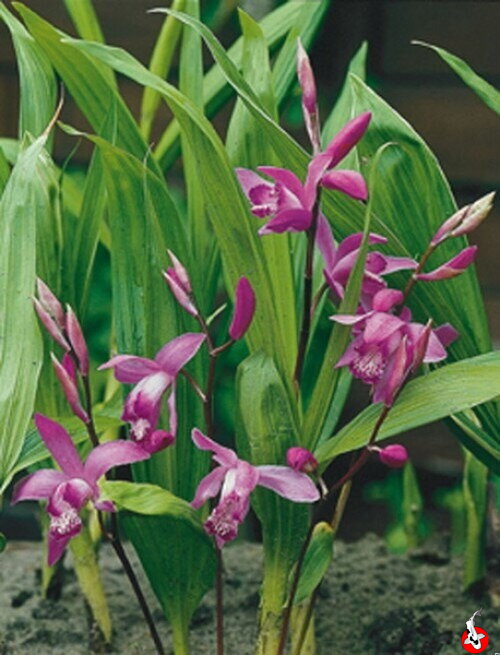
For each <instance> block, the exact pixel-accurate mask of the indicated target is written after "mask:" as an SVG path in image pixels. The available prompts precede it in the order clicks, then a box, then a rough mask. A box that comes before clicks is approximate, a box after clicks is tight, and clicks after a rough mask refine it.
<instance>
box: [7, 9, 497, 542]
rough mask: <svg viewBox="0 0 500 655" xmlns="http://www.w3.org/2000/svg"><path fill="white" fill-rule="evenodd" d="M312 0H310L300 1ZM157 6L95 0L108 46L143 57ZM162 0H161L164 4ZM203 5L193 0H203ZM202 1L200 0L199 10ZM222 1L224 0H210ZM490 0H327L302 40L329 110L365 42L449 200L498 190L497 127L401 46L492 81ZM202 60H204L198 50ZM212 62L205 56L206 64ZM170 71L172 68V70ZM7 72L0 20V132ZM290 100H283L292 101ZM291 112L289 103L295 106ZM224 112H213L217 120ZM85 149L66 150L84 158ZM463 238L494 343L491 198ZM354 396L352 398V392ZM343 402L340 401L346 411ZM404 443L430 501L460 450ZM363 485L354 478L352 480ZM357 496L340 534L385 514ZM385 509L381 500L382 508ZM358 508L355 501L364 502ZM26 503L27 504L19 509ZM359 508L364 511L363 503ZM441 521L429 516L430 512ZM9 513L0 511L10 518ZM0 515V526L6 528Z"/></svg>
mask: <svg viewBox="0 0 500 655" xmlns="http://www.w3.org/2000/svg"><path fill="white" fill-rule="evenodd" d="M310 1H314V0H310ZM26 4H27V5H28V6H29V7H31V8H32V9H34V10H35V11H37V12H39V13H40V14H41V15H42V16H44V17H45V18H47V19H48V20H50V21H51V22H53V23H54V24H55V25H57V26H58V27H60V28H61V29H63V30H65V31H68V32H70V33H74V30H73V28H72V25H71V22H70V20H69V18H68V16H67V14H66V10H65V8H64V4H63V2H62V0H26ZM162 4H164V5H165V4H167V3H166V2H164V3H162V2H161V0H153V1H150V0H95V2H94V5H95V7H96V10H97V12H98V14H99V17H100V19H101V24H102V28H103V31H104V34H105V37H106V40H107V42H108V43H110V44H112V45H118V46H121V47H124V48H126V49H127V50H129V51H130V52H131V53H132V54H134V55H135V56H137V57H138V58H139V59H141V60H142V61H143V62H144V63H145V64H147V63H148V60H149V56H150V52H151V49H152V45H153V43H154V40H155V38H156V35H157V33H158V30H159V27H160V25H161V22H162V18H161V17H160V16H155V15H151V14H149V15H148V14H147V13H146V10H147V9H149V8H151V7H154V6H158V5H162ZM168 4H170V3H168ZM202 4H203V3H202ZM209 4H211V6H212V5H213V3H208V0H207V5H205V6H204V8H205V9H207V8H208V5H209ZM221 4H223V2H222V0H221ZM233 4H235V5H236V4H237V5H238V6H241V7H242V8H244V9H246V10H247V11H249V12H250V13H252V14H253V15H254V16H255V17H258V16H259V14H260V15H261V14H262V13H263V12H265V11H266V10H269V9H270V8H272V6H274V5H276V4H277V3H276V2H272V1H271V0H247V1H246V2H243V1H242V2H239V3H233ZM499 26H500V2H481V1H474V2H469V1H466V2H443V1H434V2H423V1H398V0H395V1H377V0H372V1H370V2H367V1H350V2H346V1H335V0H333V2H332V3H331V7H330V9H329V11H328V13H327V16H326V18H325V20H324V22H323V24H322V26H321V29H320V31H319V33H318V35H317V38H316V41H315V43H314V45H313V47H312V49H311V59H312V63H313V67H314V69H315V71H316V74H317V78H318V87H319V89H320V105H321V109H322V113H323V115H324V116H326V115H327V113H328V112H329V110H330V108H331V106H332V104H333V102H334V101H335V98H336V95H337V93H338V91H339V88H340V86H341V84H342V80H343V76H344V74H345V70H346V67H347V64H348V62H349V60H350V58H351V57H352V56H353V54H354V53H355V52H356V50H357V49H358V47H359V45H360V44H361V42H362V41H363V40H367V41H368V43H369V71H368V77H369V83H370V85H371V86H372V87H373V88H375V89H376V90H377V92H378V93H379V94H381V95H382V96H383V97H384V98H385V99H386V100H387V101H388V102H389V103H390V104H391V105H392V106H393V107H394V108H396V109H397V110H398V111H399V112H400V113H401V114H402V115H403V116H404V117H405V118H406V119H407V120H408V121H409V122H410V123H411V124H412V125H413V126H414V127H415V129H416V130H417V131H418V132H419V133H420V134H421V135H422V136H423V137H424V139H425V140H426V141H427V142H428V143H429V145H430V146H431V148H432V149H433V151H434V152H435V153H436V155H437V157H438V159H439V160H440V163H441V165H442V166H443V168H444V171H445V173H446V175H447V177H448V178H449V179H450V181H451V184H452V188H453V190H454V192H455V194H456V196H457V201H458V203H459V204H465V203H467V202H470V201H472V200H474V199H476V198H478V197H479V196H481V195H483V194H484V193H486V192H488V191H491V190H494V189H496V188H497V187H498V181H499V178H500V148H499V145H500V138H499V137H500V131H499V121H498V116H497V115H496V114H495V113H494V112H493V111H491V110H490V109H488V108H487V107H486V106H485V105H484V104H483V103H482V102H481V101H480V100H479V98H478V97H477V96H475V95H474V93H473V92H471V91H470V90H469V89H468V88H467V87H466V86H465V85H464V84H463V83H462V82H461V80H460V79H459V78H458V77H456V76H455V75H454V74H453V73H452V72H451V71H450V69H449V68H448V67H447V66H446V65H445V64H444V63H443V62H442V61H441V59H440V58H439V57H438V56H437V55H436V54H435V53H433V52H431V51H429V50H427V49H424V48H422V47H418V46H413V45H411V43H410V42H411V41H412V40H413V39H419V40H423V41H427V42H429V43H432V44H435V45H439V46H441V47H443V48H445V49H447V50H449V51H450V52H452V53H454V54H456V55H458V56H460V57H461V58H463V59H465V60H466V61H467V62H468V63H469V64H470V65H471V66H472V67H473V68H474V70H475V71H476V72H477V73H478V74H480V75H482V76H483V77H485V78H486V79H487V80H488V81H489V82H490V83H492V84H493V85H495V86H500V56H499V55H500V51H499V47H498V44H499V43H500V39H499ZM237 35H238V26H237V21H236V19H235V18H234V17H233V18H231V19H229V20H228V21H227V22H226V23H225V24H224V25H223V26H222V30H221V31H220V32H219V36H220V37H221V39H222V41H223V43H224V44H226V45H229V44H230V43H231V42H232V41H233V40H234V38H236V36H237ZM206 61H207V63H208V62H210V59H209V58H208V57H207V58H206ZM210 63H211V62H210ZM174 76H175V70H174ZM120 84H121V88H122V92H123V95H124V97H125V99H126V100H127V102H128V103H129V105H130V106H131V108H132V110H133V111H134V113H135V115H136V116H137V115H138V109H139V106H140V99H141V94H142V89H141V88H139V87H138V86H136V85H134V84H133V83H131V82H129V81H128V80H121V82H120ZM17 99H18V81H17V71H16V65H15V59H14V55H13V50H12V45H11V41H10V38H9V36H8V33H7V30H6V29H5V28H4V27H3V25H0V134H1V135H2V136H12V137H15V136H16V134H17V116H18V100H17ZM292 109H293V107H292ZM295 115H296V112H295ZM293 117H294V112H293V111H292V110H290V108H289V111H288V112H286V114H285V121H287V120H288V123H289V124H288V125H287V127H288V128H290V129H297V125H296V124H294V120H293ZM166 118H167V114H166V113H162V114H160V116H159V120H158V124H157V126H156V131H155V134H154V138H155V137H157V136H158V135H159V134H161V132H162V131H163V128H164V124H165V120H166ZM63 120H64V121H65V122H68V123H70V124H73V125H76V126H82V127H83V126H85V123H84V122H82V119H81V117H80V116H79V115H78V112H77V110H76V108H75V107H74V105H72V103H71V99H70V98H67V99H66V102H65V108H64V114H63ZM223 123H224V115H223V116H222V117H221V118H219V119H218V121H217V124H218V126H219V127H220V128H221V129H223ZM73 145H74V142H73V141H72V140H69V137H67V136H65V135H63V134H61V133H59V134H58V136H57V139H56V149H55V157H56V159H58V160H60V161H62V160H64V159H65V157H66V156H67V155H68V153H69V151H70V150H71V149H72V147H73ZM88 155H89V152H88V151H86V150H85V146H83V147H82V148H79V150H78V152H77V153H76V155H75V159H74V161H75V162H76V163H78V162H81V163H84V162H85V161H86V159H87V158H88ZM496 205H497V206H496V208H495V210H494V211H493V213H492V215H491V216H490V217H489V218H488V220H487V221H486V222H485V223H484V224H483V225H482V226H481V227H480V229H478V230H477V231H476V232H475V233H474V234H473V235H472V239H471V241H472V242H473V243H477V244H478V245H479V247H480V252H479V256H478V260H477V261H478V263H477V269H478V274H479V278H480V282H481V285H482V289H483V292H484V297H485V303H486V308H487V312H488V316H489V320H490V325H491V330H492V334H493V338H494V340H495V342H496V345H497V346H498V342H499V341H500V275H499V261H500V254H499V251H500V234H499V232H500V205H499V203H498V202H497V203H496ZM354 403H355V404H356V401H354ZM353 409H354V407H352V408H351V411H353ZM415 432H416V434H411V435H408V437H406V438H405V439H404V440H403V441H404V442H405V443H406V445H408V446H409V450H410V454H411V457H412V460H413V461H414V462H415V463H416V464H417V467H418V472H419V478H420V480H421V481H422V482H423V483H424V485H423V486H424V487H425V489H426V490H427V491H426V493H427V495H428V498H427V501H428V503H429V504H430V505H431V506H432V505H433V504H434V498H435V497H434V495H433V494H434V491H435V489H436V488H438V487H443V486H444V487H449V486H451V485H453V484H455V483H456V482H457V481H458V480H459V477H460V459H461V454H460V450H459V447H458V446H457V443H456V441H455V440H454V439H453V438H452V437H451V436H450V435H449V433H448V432H447V430H446V428H445V427H444V426H443V425H442V424H439V425H435V426H427V427H426V428H425V429H423V430H419V431H415ZM384 475H385V472H384V470H383V468H382V467H381V466H379V465H378V464H376V463H373V464H372V465H371V467H369V468H368V470H367V472H366V473H364V475H363V477H364V478H365V481H366V480H368V479H370V480H373V479H375V480H376V479H379V478H383V477H384ZM358 488H359V489H363V488H364V485H363V484H360V485H358ZM362 496H363V495H362V493H361V492H360V493H358V494H355V496H354V498H353V503H354V507H353V509H355V510H356V511H358V510H359V512H361V514H360V517H359V520H358V521H357V522H354V523H353V524H352V525H351V524H350V522H349V523H348V524H347V525H346V528H345V531H346V532H345V535H344V536H346V537H348V538H349V537H355V536H358V535H359V534H361V533H362V532H364V531H365V530H366V529H369V528H377V527H378V528H379V527H380V525H382V524H383V523H384V521H381V515H380V513H379V512H372V511H371V510H370V508H369V506H368V507H367V506H366V503H363V502H362V501H363V497H362ZM387 507H388V505H387ZM363 508H364V509H363ZM26 510H27V508H26ZM367 510H368V511H367ZM436 517H437V520H440V515H439V514H437V515H436ZM12 519H13V517H12V516H10V527H11V530H12V528H13V524H12ZM1 523H2V522H1V521H0V528H2V529H5V527H6V526H2V525H1Z"/></svg>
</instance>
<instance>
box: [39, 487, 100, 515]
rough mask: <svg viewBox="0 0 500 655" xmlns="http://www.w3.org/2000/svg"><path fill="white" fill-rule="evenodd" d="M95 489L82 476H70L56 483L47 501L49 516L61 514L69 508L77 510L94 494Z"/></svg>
mask: <svg viewBox="0 0 500 655" xmlns="http://www.w3.org/2000/svg"><path fill="white" fill-rule="evenodd" d="M94 494H95V489H94V488H93V487H92V486H91V485H89V483H88V482H87V481H86V480H84V479H83V478H71V479H70V480H66V481H64V482H63V483H62V484H60V485H58V486H57V487H56V489H55V490H54V493H53V494H52V495H51V497H50V498H49V502H48V503H47V512H48V513H49V514H50V515H51V516H55V517H57V516H62V515H63V514H65V513H66V512H67V511H68V510H69V509H73V510H75V512H79V511H80V510H81V509H82V507H83V506H84V505H86V504H87V502H88V501H89V500H90V499H91V498H92V497H93V496H94Z"/></svg>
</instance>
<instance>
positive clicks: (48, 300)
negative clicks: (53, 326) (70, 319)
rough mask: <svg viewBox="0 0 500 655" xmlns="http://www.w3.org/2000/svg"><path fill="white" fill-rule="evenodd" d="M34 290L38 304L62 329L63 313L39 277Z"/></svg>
mask: <svg viewBox="0 0 500 655" xmlns="http://www.w3.org/2000/svg"><path fill="white" fill-rule="evenodd" d="M36 289H37V292H38V298H39V299H40V302H41V303H42V305H43V306H44V307H45V309H46V310H47V311H48V312H49V313H50V314H51V316H52V317H53V318H54V319H55V321H56V323H57V324H58V325H59V327H60V328H61V329H62V328H63V326H64V311H63V308H62V305H61V303H60V302H59V300H58V299H57V298H56V296H55V295H54V294H53V293H52V291H51V290H50V289H49V287H48V286H47V285H46V284H45V282H44V281H43V280H41V279H40V278H39V277H37V279H36Z"/></svg>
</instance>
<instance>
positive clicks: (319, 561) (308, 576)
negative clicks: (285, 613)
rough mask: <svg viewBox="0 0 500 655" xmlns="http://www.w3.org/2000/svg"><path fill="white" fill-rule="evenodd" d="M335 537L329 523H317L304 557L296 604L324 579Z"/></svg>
mask: <svg viewBox="0 0 500 655" xmlns="http://www.w3.org/2000/svg"><path fill="white" fill-rule="evenodd" d="M333 537H334V533H333V530H332V527H331V526H330V525H329V524H328V523H325V522H324V521H321V522H320V523H316V525H315V526H314V530H313V534H312V537H311V542H310V544H309V547H308V549H307V552H306V555H305V557H304V564H303V565H302V571H301V573H300V579H299V584H298V586H297V592H296V594H295V601H294V604H295V605H299V604H300V603H302V602H303V601H304V600H306V599H307V598H308V597H309V596H310V595H311V594H312V593H313V591H314V590H315V589H316V587H317V586H318V585H319V584H320V582H321V580H323V578H324V576H325V574H326V572H327V571H328V567H329V566H330V564H331V561H332V559H333Z"/></svg>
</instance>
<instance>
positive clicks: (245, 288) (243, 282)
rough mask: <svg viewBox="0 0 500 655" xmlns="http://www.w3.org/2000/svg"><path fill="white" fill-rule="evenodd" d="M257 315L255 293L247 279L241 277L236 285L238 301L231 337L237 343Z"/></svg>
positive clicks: (235, 307)
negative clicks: (255, 314)
mask: <svg viewBox="0 0 500 655" xmlns="http://www.w3.org/2000/svg"><path fill="white" fill-rule="evenodd" d="M254 313H255V293H254V290H253V288H252V285H251V284H250V282H249V281H248V280H247V278H246V277H241V278H240V279H239V281H238V284H237V285H236V300H235V305H234V313H233V320H232V322H231V325H230V327H229V336H230V337H231V339H233V340H234V341H236V340H237V339H241V337H242V336H243V335H244V334H245V332H246V331H247V330H248V328H249V326H250V323H251V322H252V319H253V315H254Z"/></svg>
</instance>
